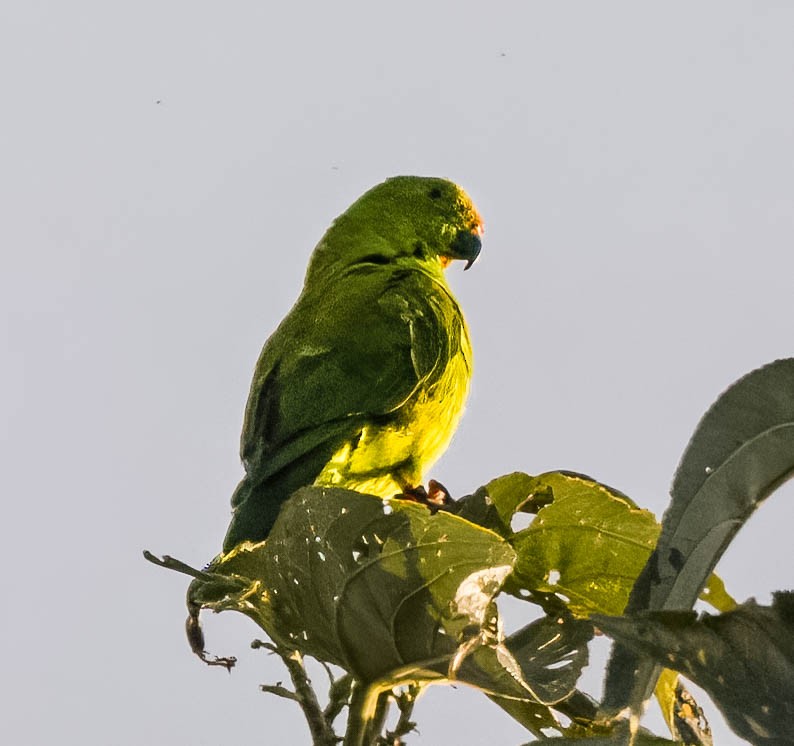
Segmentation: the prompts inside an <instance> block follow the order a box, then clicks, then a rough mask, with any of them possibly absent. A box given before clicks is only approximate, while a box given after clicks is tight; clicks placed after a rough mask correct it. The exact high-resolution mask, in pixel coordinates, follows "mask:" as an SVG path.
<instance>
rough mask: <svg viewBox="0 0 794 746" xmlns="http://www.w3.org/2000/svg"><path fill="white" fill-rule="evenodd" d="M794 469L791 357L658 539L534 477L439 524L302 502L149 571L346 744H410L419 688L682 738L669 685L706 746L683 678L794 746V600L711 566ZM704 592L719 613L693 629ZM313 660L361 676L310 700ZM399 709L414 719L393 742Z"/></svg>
mask: <svg viewBox="0 0 794 746" xmlns="http://www.w3.org/2000/svg"><path fill="white" fill-rule="evenodd" d="M792 470H794V360H781V361H777V362H775V363H772V364H770V365H768V366H765V367H764V368H761V369H759V370H756V371H754V372H752V373H750V374H749V375H747V376H746V377H745V378H743V379H741V380H740V381H738V382H737V383H735V384H734V385H733V386H732V387H730V388H729V389H728V390H727V391H726V392H725V393H724V394H723V395H722V396H721V397H720V398H719V399H718V400H717V402H716V403H715V404H714V405H713V406H712V408H711V409H710V410H709V411H708V412H707V413H706V415H705V416H704V418H703V420H702V421H701V423H700V424H699V426H698V428H697V429H696V431H695V433H694V435H693V437H692V439H691V441H690V444H689V446H688V447H687V449H686V451H685V453H684V456H683V458H682V460H681V463H680V466H679V468H678V471H677V473H676V477H675V480H674V483H673V489H672V500H671V503H670V507H669V508H668V510H667V512H666V513H665V516H664V519H663V521H662V523H661V525H660V524H659V523H658V522H657V520H656V519H655V517H654V516H653V515H652V514H651V513H650V512H648V511H646V510H642V509H640V508H639V507H638V506H637V505H635V504H634V502H633V501H632V500H631V499H630V498H629V497H627V496H626V495H624V494H623V493H621V492H619V491H618V490H615V489H613V488H610V487H608V486H606V485H604V484H601V483H599V482H597V481H595V480H593V479H591V478H589V477H586V476H584V475H581V474H576V473H573V472H559V471H558V472H549V473H546V474H541V475H537V476H531V475H528V474H523V473H520V472H517V473H513V474H508V475H505V476H503V477H499V478H497V479H495V480H493V481H491V482H489V483H488V484H486V485H484V486H483V487H481V488H479V489H477V490H475V491H474V492H473V493H472V494H471V495H468V496H466V497H464V498H462V499H460V500H459V501H457V503H456V504H455V505H454V506H453V508H452V509H451V510H449V511H439V512H432V511H431V510H429V509H428V508H427V507H426V506H424V505H420V504H418V503H415V502H410V501H407V500H400V499H392V500H385V501H384V500H382V499H380V498H377V497H373V496H371V495H364V494H359V493H356V492H351V491H348V490H342V489H329V488H321V487H305V488H302V489H300V490H298V491H297V492H296V493H295V494H294V495H293V496H292V497H291V498H290V500H288V501H287V502H286V503H285V505H284V507H283V509H282V511H281V513H280V515H279V517H278V519H277V521H276V524H275V526H274V528H273V531H272V533H271V534H270V536H269V538H268V539H267V540H266V541H264V542H260V543H256V544H254V543H249V542H243V543H242V544H239V545H237V546H236V547H234V549H232V550H231V551H230V552H228V553H226V554H224V555H221V556H219V557H217V558H216V559H215V560H213V561H212V562H211V563H210V565H209V566H208V567H207V568H206V569H205V570H203V571H194V570H192V569H190V568H188V567H187V566H186V565H183V564H182V563H179V562H177V561H175V560H172V559H170V558H166V559H164V560H156V559H155V558H153V557H151V555H149V557H150V558H151V559H153V560H154V561H158V562H159V563H160V564H165V565H166V566H168V567H171V568H172V569H178V570H180V571H182V572H188V573H189V574H191V575H193V578H194V579H193V581H192V583H191V585H190V588H189V590H188V608H189V611H190V617H189V621H188V630H189V633H190V634H189V636H190V639H191V645H192V647H193V648H194V650H195V651H196V652H197V653H199V654H200V655H202V657H204V658H205V659H206V660H208V662H211V663H216V664H220V665H227V666H229V665H233V661H231V660H230V659H226V658H221V659H212V658H211V657H210V656H208V655H207V654H206V653H205V651H204V640H203V637H202V636H201V633H200V625H199V624H198V614H199V612H200V610H201V609H211V610H213V611H215V612H220V611H229V610H230V611H237V612H240V613H243V614H245V615H246V616H248V617H250V618H251V619H252V620H253V621H254V622H255V623H256V624H257V625H258V626H259V627H260V628H261V629H262V630H263V631H264V632H265V633H266V634H267V636H268V637H269V638H270V640H271V641H272V643H267V646H268V649H270V650H272V651H273V652H276V653H277V654H278V655H280V656H281V657H282V659H283V660H284V662H285V665H287V668H288V670H289V672H290V675H291V678H292V682H293V685H294V687H295V689H294V691H293V690H287V689H285V688H283V687H280V685H278V687H275V686H272V685H271V686H268V687H266V690H267V691H269V692H270V693H272V694H277V695H279V696H286V697H288V698H290V699H294V700H296V701H297V702H298V703H299V704H300V705H301V707H302V708H303V710H304V712H305V713H306V716H307V721H308V722H309V725H310V728H311V731H312V737H313V740H314V742H315V743H332V742H334V741H335V740H336V739H337V737H336V736H335V730H334V728H335V727H336V725H335V721H336V719H337V718H338V716H339V715H340V714H341V713H342V711H343V710H344V709H345V708H347V712H348V715H347V730H346V733H345V736H344V741H345V743H346V744H350V746H363V745H364V744H382V743H402V742H403V741H402V739H403V737H404V736H405V735H406V734H407V733H409V732H410V730H411V729H412V728H413V721H412V720H411V713H412V710H413V706H414V704H415V701H416V698H417V697H418V696H419V695H420V694H421V692H422V691H423V690H424V689H425V688H426V687H427V686H429V685H431V684H445V683H450V682H461V683H465V684H468V685H471V686H474V687H476V688H478V689H479V690H481V691H482V692H483V693H484V694H485V695H486V696H488V697H490V698H491V699H492V700H493V701H495V702H496V703H497V704H499V705H500V706H501V707H502V708H503V709H504V710H505V711H506V712H507V713H509V714H510V715H511V716H512V717H514V718H516V719H517V720H518V721H519V722H521V723H522V724H523V725H524V726H525V727H526V728H527V730H528V731H529V733H530V734H532V735H533V736H535V737H536V738H538V739H544V740H551V741H570V740H576V741H581V742H582V743H592V744H596V743H630V742H631V743H635V744H645V743H647V744H652V743H670V742H671V741H670V740H665V739H662V738H660V737H658V736H654V735H652V734H650V733H648V732H646V731H644V730H643V729H641V728H640V727H639V722H640V717H641V714H642V712H643V710H644V706H645V703H646V701H647V699H648V697H649V696H651V694H652V693H653V692H654V691H655V692H656V696H657V697H658V699H659V701H660V703H661V704H662V709H663V712H664V713H665V717H666V720H667V723H668V725H669V728H670V736H671V738H672V739H673V741H675V742H679V743H695V744H708V743H710V732H709V729H708V724H707V721H706V718H705V715H704V713H703V712H702V710H701V709H700V707H699V706H698V705H697V703H696V702H695V701H694V699H693V698H692V696H691V695H690V694H689V692H688V691H687V690H686V688H685V686H684V685H683V683H682V682H681V681H680V680H679V678H678V676H677V674H676V673H675V672H676V671H677V672H681V673H683V674H684V675H685V676H686V677H687V678H689V679H691V680H692V681H694V682H696V683H697V684H698V685H700V686H701V687H703V688H704V689H705V690H706V691H707V692H708V693H709V694H710V696H711V697H712V699H713V700H714V701H715V703H716V704H717V706H718V707H719V708H720V709H721V710H722V712H723V713H724V715H725V717H726V720H727V721H728V723H729V724H730V725H731V727H733V728H734V730H735V731H736V732H737V733H738V734H739V735H741V736H742V737H743V738H746V739H747V740H749V741H750V742H752V743H755V744H776V743H788V742H791V738H792V732H794V731H793V730H792V726H791V722H792V720H793V718H792V716H794V709H792V705H791V703H792V702H794V600H792V599H794V596H792V594H790V593H779V594H778V595H777V596H776V597H775V602H774V604H773V606H771V607H763V606H759V605H757V604H755V603H754V602H752V601H750V602H747V603H745V604H742V605H737V604H736V603H735V602H734V601H733V599H731V598H730V596H729V595H728V594H727V593H726V592H725V589H724V587H723V585H722V583H721V581H720V580H719V579H718V578H717V577H716V576H714V575H713V570H714V568H715V566H716V563H717V562H718V560H719V558H720V556H721V555H722V553H723V552H724V551H725V549H726V547H727V546H728V544H729V543H730V541H731V540H732V538H733V537H734V536H735V535H736V532H737V531H738V530H739V528H740V527H741V526H742V525H743V523H744V522H745V521H746V520H747V518H748V517H749V516H750V515H751V514H752V512H753V511H754V510H755V509H756V508H757V507H758V505H759V504H760V503H761V502H762V501H763V500H764V499H765V498H766V497H767V496H768V495H769V494H771V492H772V491H773V490H774V489H775V488H776V487H777V486H778V485H779V484H781V483H782V482H783V481H785V479H787V478H788V477H789V476H790V475H791V473H792ZM522 513H523V514H528V515H529V516H530V518H531V520H530V521H529V525H527V526H526V527H519V521H518V518H517V517H518V516H519V515H520V514H522ZM523 523H524V524H525V523H526V520H524V521H523ZM500 594H510V595H512V596H514V597H516V598H518V599H521V600H523V601H525V602H526V603H527V606H526V608H527V620H528V623H527V624H526V626H524V627H523V628H521V629H519V630H516V631H512V632H506V631H505V630H504V625H503V622H502V619H501V617H500V614H499V610H498V607H497V597H498V596H499V595H500ZM698 596H701V597H702V598H703V599H704V600H705V601H707V602H708V603H710V604H711V605H712V606H713V607H714V608H715V609H716V610H717V611H719V612H722V613H720V614H716V615H713V616H710V615H704V616H702V617H700V618H698V617H697V616H696V615H695V614H694V613H693V612H692V611H691V609H692V606H693V605H694V603H695V601H696V599H697V598H698ZM596 632H602V633H605V634H607V635H609V636H611V637H612V638H614V639H615V640H616V644H615V648H614V650H613V655H612V657H611V659H610V661H609V664H608V667H607V676H606V685H605V694H604V698H603V701H602V702H600V703H599V702H595V701H594V700H593V699H592V698H590V697H589V696H588V695H587V694H586V693H584V692H582V691H580V690H578V689H577V682H578V679H579V675H580V673H581V671H582V668H583V667H584V666H585V665H586V664H587V662H588V643H589V641H590V639H591V638H592V636H593V634H594V633H596ZM304 656H310V657H313V658H315V659H317V660H319V661H321V662H323V663H324V664H326V665H329V666H336V667H338V668H340V669H342V671H343V672H344V675H343V676H342V678H340V679H335V678H333V676H332V679H331V688H330V693H329V703H328V705H327V707H325V708H321V707H320V705H319V702H318V701H317V698H316V697H314V699H313V700H312V693H313V690H312V689H311V687H310V686H309V689H308V691H307V689H306V686H307V682H308V676H307V675H306V672H305V668H304V667H303V657H304ZM663 667H664V668H663ZM329 672H330V669H329ZM390 703H396V704H397V706H398V711H399V718H398V721H397V724H396V725H395V727H394V728H392V729H391V730H390V729H389V728H388V727H387V713H388V709H389V704H390ZM339 740H341V739H339Z"/></svg>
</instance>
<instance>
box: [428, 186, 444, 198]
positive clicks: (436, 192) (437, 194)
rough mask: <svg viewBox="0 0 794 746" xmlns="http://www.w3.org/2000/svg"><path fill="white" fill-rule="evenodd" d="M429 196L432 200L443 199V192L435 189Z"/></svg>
mask: <svg viewBox="0 0 794 746" xmlns="http://www.w3.org/2000/svg"><path fill="white" fill-rule="evenodd" d="M429 196H430V199H441V190H440V189H439V188H438V187H433V188H432V189H431V190H430V195H429Z"/></svg>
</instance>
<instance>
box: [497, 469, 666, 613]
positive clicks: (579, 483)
mask: <svg viewBox="0 0 794 746" xmlns="http://www.w3.org/2000/svg"><path fill="white" fill-rule="evenodd" d="M532 490H533V492H534V493H535V494H540V495H546V496H547V497H548V498H549V499H547V502H548V504H547V505H546V507H544V508H541V509H540V511H539V512H538V515H537V517H536V518H535V519H534V521H533V522H532V524H531V525H530V526H529V527H528V528H526V529H524V530H523V531H520V532H518V533H517V534H516V535H515V536H514V537H513V539H512V544H513V546H514V548H515V550H516V552H517V554H518V561H517V563H516V568H515V572H514V574H513V576H512V577H511V579H510V583H509V589H510V590H511V591H513V592H516V589H528V590H530V591H540V592H544V593H554V594H558V595H560V596H561V597H563V599H564V600H567V602H568V603H567V605H568V608H569V609H570V610H571V611H572V612H573V613H575V614H577V615H580V616H587V615H589V614H591V613H593V612H596V611H600V612H606V613H611V614H619V613H620V612H621V611H623V608H624V606H625V605H626V602H627V600H628V596H629V592H630V590H631V588H632V586H633V585H634V582H635V580H636V578H637V575H638V574H639V572H640V570H641V569H642V567H643V565H644V564H645V562H646V561H647V559H648V556H649V555H650V553H651V551H652V549H653V547H654V545H655V543H656V539H657V536H658V534H659V526H658V524H657V522H656V519H655V518H654V516H653V514H652V513H650V512H649V511H647V510H640V509H638V508H637V507H636V506H635V505H634V503H633V502H632V501H631V500H630V499H629V498H628V497H626V496H625V495H623V494H622V493H620V492H618V491H617V490H614V489H611V488H609V487H606V486H605V485H603V484H600V483H598V482H595V481H593V480H592V479H589V478H588V477H585V476H583V475H574V474H570V473H563V472H549V473H547V474H541V475H540V476H538V477H535V478H534V483H533V485H532Z"/></svg>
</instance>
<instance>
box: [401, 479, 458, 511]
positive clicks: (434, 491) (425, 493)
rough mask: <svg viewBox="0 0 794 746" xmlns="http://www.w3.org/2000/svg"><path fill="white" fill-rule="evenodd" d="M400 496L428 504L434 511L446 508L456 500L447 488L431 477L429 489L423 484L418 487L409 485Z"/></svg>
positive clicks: (428, 484)
mask: <svg viewBox="0 0 794 746" xmlns="http://www.w3.org/2000/svg"><path fill="white" fill-rule="evenodd" d="M399 497H404V498H407V499H408V500H413V501H414V502H418V503H421V504H422V505H426V506H427V507H428V508H430V511H431V512H432V513H435V512H437V511H439V510H446V509H447V508H449V506H450V505H452V504H453V503H454V502H455V501H454V500H453V499H452V498H451V497H450V495H449V491H448V490H447V488H446V487H445V486H444V485H443V484H441V482H437V481H436V480H435V479H431V480H430V481H429V482H428V483H427V489H425V488H424V487H423V486H422V485H421V484H420V485H419V486H418V487H407V488H406V489H404V490H403V493H402V495H399Z"/></svg>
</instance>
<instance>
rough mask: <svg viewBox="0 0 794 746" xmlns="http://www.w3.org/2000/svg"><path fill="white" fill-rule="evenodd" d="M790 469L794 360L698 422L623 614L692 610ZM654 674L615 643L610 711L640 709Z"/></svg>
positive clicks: (732, 394) (728, 396)
mask: <svg viewBox="0 0 794 746" xmlns="http://www.w3.org/2000/svg"><path fill="white" fill-rule="evenodd" d="M792 470H794V359H787V360H778V361H777V362H774V363H771V364H769V365H767V366H765V367H763V368H759V369H758V370H755V371H753V372H752V373H749V374H748V375H746V376H745V377H744V378H741V379H740V380H739V381H737V382H736V383H734V384H733V385H732V386H731V387H730V388H729V389H728V390H727V391H726V392H725V393H724V394H722V396H720V398H719V399H718V400H717V401H716V402H715V403H714V404H713V405H712V407H711V409H709V411H708V412H707V413H706V414H705V416H704V417H703V419H702V420H701V422H700V424H699V425H698V427H697V428H696V430H695V433H694V435H693V436H692V439H691V440H690V442H689V445H688V446H687V449H686V451H685V452H684V455H683V457H682V459H681V464H680V465H679V467H678V471H677V472H676V475H675V479H674V482H673V488H672V501H671V503H670V507H669V509H668V510H667V512H666V513H665V516H664V519H663V521H662V533H661V535H660V537H659V543H658V544H657V547H656V549H655V550H654V552H653V554H652V555H651V557H650V559H649V560H648V563H647V565H646V566H645V568H644V569H643V571H642V573H641V575H640V577H639V578H638V580H637V583H636V585H635V587H634V589H633V590H632V593H631V598H630V601H629V604H628V606H627V610H628V611H630V612H633V611H640V610H643V609H651V610H662V609H690V608H692V605H693V604H694V602H695V599H696V598H697V596H698V594H699V593H700V591H701V590H702V589H703V587H704V585H705V584H706V579H707V578H708V576H709V574H710V573H711V571H712V570H713V569H714V566H715V565H716V563H717V561H718V560H719V558H720V557H721V556H722V553H723V552H724V551H725V549H726V548H727V546H728V545H729V544H730V542H731V541H732V539H733V537H734V536H735V535H736V532H737V531H738V530H739V529H740V528H741V526H742V525H744V523H745V522H746V521H747V519H748V518H749V517H750V515H751V514H752V513H753V511H754V510H755V509H756V508H757V507H758V505H759V504H760V503H761V502H762V501H763V500H764V499H765V498H766V497H767V496H768V495H769V494H770V493H771V492H772V491H773V490H774V489H775V488H776V487H777V486H779V485H780V484H781V483H782V482H783V481H784V480H785V479H787V478H788V477H789V476H791V474H792ZM638 672H639V673H638ZM654 676H655V671H654V667H653V666H649V665H647V664H646V663H643V662H642V661H640V660H638V659H637V657H636V656H635V655H632V654H629V653H628V652H627V651H626V650H624V649H621V648H620V646H616V648H615V650H614V652H613V656H612V659H611V660H610V663H609V666H608V671H607V679H606V687H605V694H604V707H605V711H607V712H617V711H619V710H621V709H623V708H624V707H626V706H631V708H632V709H634V710H638V709H639V708H640V707H641V705H642V702H643V701H644V700H645V698H646V697H647V696H648V695H649V692H650V690H651V689H652V687H653V679H654Z"/></svg>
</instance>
